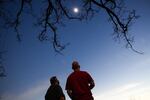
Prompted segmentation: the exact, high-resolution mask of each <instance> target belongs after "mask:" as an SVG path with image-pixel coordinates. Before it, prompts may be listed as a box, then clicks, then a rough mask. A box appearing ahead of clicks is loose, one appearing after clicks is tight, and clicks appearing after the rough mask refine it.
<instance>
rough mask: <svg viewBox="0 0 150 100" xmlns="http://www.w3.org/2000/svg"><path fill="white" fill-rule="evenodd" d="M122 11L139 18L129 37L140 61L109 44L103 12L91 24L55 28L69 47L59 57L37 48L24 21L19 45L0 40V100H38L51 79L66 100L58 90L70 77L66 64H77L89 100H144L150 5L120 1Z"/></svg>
mask: <svg viewBox="0 0 150 100" xmlns="http://www.w3.org/2000/svg"><path fill="white" fill-rule="evenodd" d="M126 5H127V6H128V7H129V8H132V9H136V10H137V13H138V14H139V15H140V16H141V17H140V18H139V19H138V20H137V21H136V22H135V23H134V24H133V26H132V27H131V29H130V33H131V34H132V35H134V36H135V43H134V46H135V48H137V49H138V50H141V51H143V52H144V54H143V55H140V54H137V53H135V52H133V51H131V50H130V49H126V48H125V47H124V45H123V43H122V42H121V43H120V44H119V43H117V42H115V41H114V40H113V38H112V35H111V33H112V31H113V30H112V26H111V24H110V23H109V22H107V17H106V14H105V13H104V12H101V13H99V15H96V16H95V17H94V18H93V19H92V20H91V21H88V22H84V21H83V22H79V21H71V22H66V27H61V28H59V30H58V33H59V34H60V39H61V42H62V43H68V42H69V43H70V45H68V46H67V48H66V49H65V50H64V51H63V54H64V55H63V56H62V55H59V54H56V53H55V52H54V50H53V48H52V45H51V44H50V43H48V42H40V41H39V40H38V39H37V37H36V36H37V35H38V32H39V30H40V29H37V28H38V27H33V26H32V25H29V24H28V23H29V21H27V20H25V21H24V24H23V26H22V27H21V29H22V32H23V33H25V34H23V41H22V42H21V43H19V42H17V41H16V37H15V35H14V33H9V32H8V34H7V35H6V40H7V41H6V40H5V44H6V45H5V49H6V50H7V53H6V54H5V62H4V65H5V67H6V73H7V77H6V78H1V79H0V95H1V96H2V99H3V100H43V99H44V95H45V93H46V90H47V88H48V87H49V78H50V77H51V76H53V75H55V76H57V77H58V79H59V80H60V85H61V86H62V88H63V91H64V93H65V95H66V98H67V100H69V98H68V96H67V94H66V91H65V89H64V88H65V83H66V78H67V76H68V75H69V74H70V73H71V72H72V70H71V63H72V61H73V60H77V61H79V63H80V65H81V70H85V71H88V72H89V73H90V74H91V76H92V77H93V79H94V80H95V84H96V87H95V88H94V89H93V90H92V92H93V95H94V98H95V100H150V78H149V77H150V44H149V43H150V34H149V32H150V20H149V18H150V11H149V9H150V1H149V0H126ZM75 7H76V5H75ZM26 18H27V17H26ZM8 31H9V30H8Z"/></svg>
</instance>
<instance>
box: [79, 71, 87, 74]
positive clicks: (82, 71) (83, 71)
mask: <svg viewBox="0 0 150 100" xmlns="http://www.w3.org/2000/svg"><path fill="white" fill-rule="evenodd" d="M80 72H81V73H85V74H88V72H87V71H80Z"/></svg>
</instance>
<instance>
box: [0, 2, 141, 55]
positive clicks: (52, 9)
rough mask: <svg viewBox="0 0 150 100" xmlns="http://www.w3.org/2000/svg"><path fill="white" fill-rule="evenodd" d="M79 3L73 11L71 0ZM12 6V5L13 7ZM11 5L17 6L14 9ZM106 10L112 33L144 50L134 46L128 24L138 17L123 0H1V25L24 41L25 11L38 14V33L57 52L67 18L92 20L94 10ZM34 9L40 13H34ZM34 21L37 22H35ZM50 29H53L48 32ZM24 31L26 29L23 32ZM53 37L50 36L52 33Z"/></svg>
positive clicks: (131, 45)
mask: <svg viewBox="0 0 150 100" xmlns="http://www.w3.org/2000/svg"><path fill="white" fill-rule="evenodd" d="M75 1H76V2H77V3H79V4H80V9H81V12H80V13H79V14H76V15H75V14H73V13H72V11H71V9H70V7H69V6H68V2H72V3H73V2H75ZM36 2H39V4H40V3H41V4H40V5H38V6H41V7H39V8H41V10H42V12H41V11H40V10H36V8H37V6H35V5H36ZM10 6H11V7H10ZM11 8H16V10H12V9H11ZM101 11H104V12H105V13H106V14H107V16H108V21H109V22H110V24H112V28H113V30H114V32H113V36H114V38H115V39H116V40H123V41H124V42H125V43H126V47H127V48H130V49H131V50H133V51H134V52H136V53H140V54H141V53H142V52H139V51H138V50H136V49H135V48H134V47H133V36H131V35H130V34H129V32H128V31H129V27H130V26H131V25H132V23H133V22H134V21H135V20H136V19H137V18H138V16H137V15H136V11H135V10H129V9H127V8H126V7H125V3H124V0H39V1H37V0H0V21H1V22H2V23H1V25H0V28H1V29H5V28H13V29H14V31H15V33H16V37H17V39H18V40H19V41H21V35H22V34H20V29H19V28H20V25H21V23H22V18H23V17H24V13H28V14H30V15H32V16H33V18H37V22H36V25H38V26H39V27H40V28H41V31H40V32H39V34H38V39H39V40H40V41H51V43H52V44H53V48H54V50H55V51H56V52H58V53H60V52H61V51H62V50H63V49H64V48H65V47H66V45H63V44H61V41H59V38H58V33H57V30H59V27H60V26H61V25H63V24H65V23H64V20H69V21H71V20H79V21H82V20H89V19H91V18H93V17H94V16H95V13H99V12H101ZM34 12H36V13H37V14H36V15H34ZM32 24H34V23H32ZM49 30H50V32H49ZM23 34H25V33H23ZM49 34H51V35H52V37H50V35H49Z"/></svg>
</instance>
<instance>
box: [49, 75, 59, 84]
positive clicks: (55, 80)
mask: <svg viewBox="0 0 150 100" xmlns="http://www.w3.org/2000/svg"><path fill="white" fill-rule="evenodd" d="M50 83H51V85H55V84H59V80H58V79H57V77H56V76H53V77H51V78H50Z"/></svg>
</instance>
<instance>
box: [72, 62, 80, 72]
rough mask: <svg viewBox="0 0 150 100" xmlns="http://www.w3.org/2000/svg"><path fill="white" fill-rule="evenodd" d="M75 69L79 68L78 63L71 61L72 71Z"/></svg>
mask: <svg viewBox="0 0 150 100" xmlns="http://www.w3.org/2000/svg"><path fill="white" fill-rule="evenodd" d="M77 68H80V65H79V63H78V62H77V61H73V62H72V69H73V70H75V69H77Z"/></svg>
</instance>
